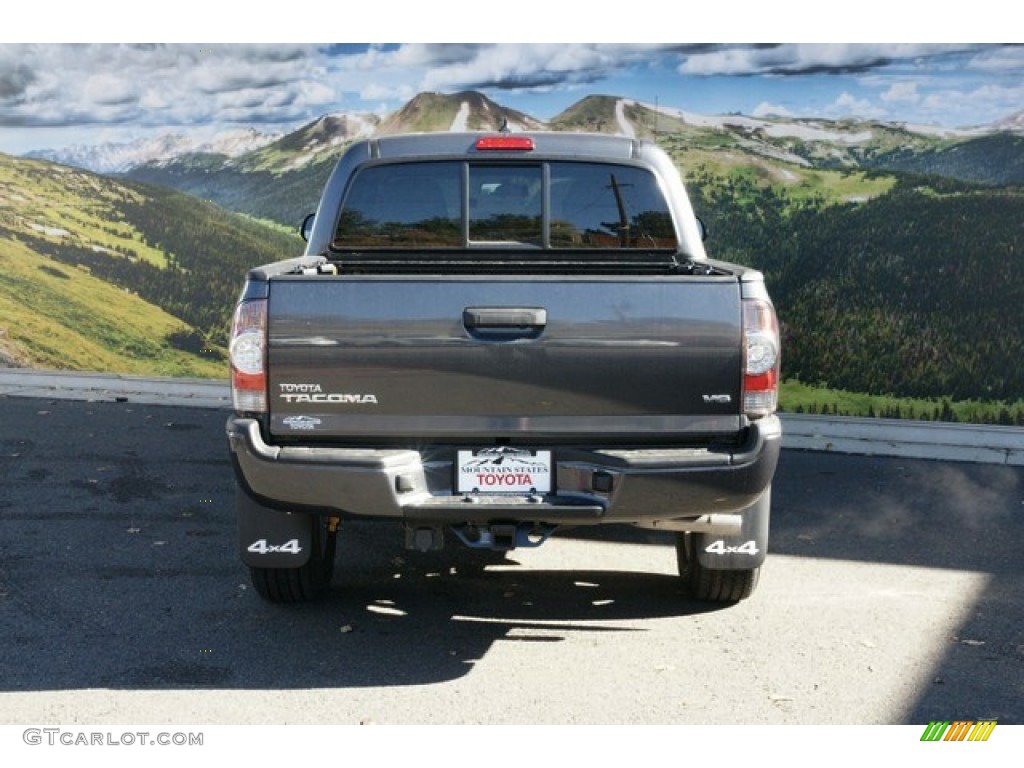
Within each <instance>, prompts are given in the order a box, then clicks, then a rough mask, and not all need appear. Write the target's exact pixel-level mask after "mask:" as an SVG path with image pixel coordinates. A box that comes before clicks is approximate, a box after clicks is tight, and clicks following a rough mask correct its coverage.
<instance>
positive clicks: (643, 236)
mask: <svg viewBox="0 0 1024 768" xmlns="http://www.w3.org/2000/svg"><path fill="white" fill-rule="evenodd" d="M332 246H333V247H334V248H335V249H337V250H353V249H359V250H364V249H374V248H383V249H396V248H397V249H407V248H415V249H430V248H443V249H451V248H472V247H480V248H487V247H510V246H512V247H515V246H521V247H525V248H543V249H555V250H561V249H587V250H593V249H644V250H651V249H659V250H661V249H671V250H673V251H674V250H675V249H676V247H677V240H676V234H675V228H674V226H673V223H672V217H671V215H670V214H669V210H668V206H667V204H666V201H665V198H664V195H663V194H662V192H661V188H660V186H659V184H658V181H657V178H656V177H655V176H654V175H653V174H652V173H651V172H650V171H648V170H646V169H644V168H638V167H634V166H627V165H616V164H606V163H586V162H537V163H515V164H500V163H476V162H472V163H470V162H464V161H445V162H424V163H396V164H390V165H388V164H382V165H375V166H369V167H366V168H363V169H362V170H360V171H359V172H358V173H357V174H356V175H355V176H354V178H353V179H352V181H351V183H350V185H349V190H348V193H347V194H346V197H345V201H344V203H343V205H342V211H341V214H340V216H339V219H338V226H337V229H336V231H335V237H334V241H333V243H332Z"/></svg>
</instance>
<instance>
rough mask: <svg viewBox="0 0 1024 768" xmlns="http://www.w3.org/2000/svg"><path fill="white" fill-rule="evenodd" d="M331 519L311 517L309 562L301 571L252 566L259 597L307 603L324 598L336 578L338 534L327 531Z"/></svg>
mask: <svg viewBox="0 0 1024 768" xmlns="http://www.w3.org/2000/svg"><path fill="white" fill-rule="evenodd" d="M328 522H329V521H328V518H327V517H326V516H323V515H311V516H310V524H311V525H312V527H313V530H312V537H311V542H310V555H309V560H307V561H306V563H305V565H302V566H300V567H298V568H258V567H255V566H249V577H250V579H251V580H252V586H253V588H254V589H255V590H256V592H257V594H259V596H260V597H262V598H263V599H264V600H267V601H268V602H271V603H307V602H310V601H311V600H316V599H317V598H319V597H321V596H323V594H324V593H325V592H326V591H327V589H328V587H329V586H330V585H331V578H332V577H333V576H334V553H335V550H336V548H337V538H338V536H337V531H335V532H333V533H332V532H331V531H330V530H329V529H328Z"/></svg>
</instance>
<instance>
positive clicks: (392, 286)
mask: <svg viewBox="0 0 1024 768" xmlns="http://www.w3.org/2000/svg"><path fill="white" fill-rule="evenodd" d="M269 301H270V304H269V327H268V335H269V349H268V369H269V371H270V378H269V381H268V388H269V407H270V431H271V434H272V435H274V436H276V437H279V438H294V439H296V440H302V441H305V442H309V441H320V440H325V441H337V440H344V439H346V438H358V439H361V440H363V441H364V442H365V441H366V440H376V441H380V442H381V443H389V442H390V443H399V442H403V441H404V442H406V443H408V441H410V440H411V441H429V440H444V439H456V438H457V439H459V440H461V441H471V440H474V439H480V440H484V439H485V440H486V442H487V443H488V444H494V443H495V441H498V442H517V441H523V440H524V439H525V440H529V441H534V442H537V441H553V442H558V441H568V440H573V439H576V438H582V437H584V436H589V439H591V440H593V439H594V437H595V436H596V435H600V436H601V438H602V440H605V441H608V440H618V441H622V442H637V443H642V442H643V441H645V440H654V441H662V440H666V439H670V438H679V437H687V436H689V437H692V438H694V439H697V438H698V437H711V438H713V437H715V436H723V435H727V434H735V433H736V432H737V431H738V430H739V429H740V427H741V418H740V415H739V410H740V401H741V395H740V387H741V379H742V375H741V367H742V363H743V361H742V359H741V356H742V352H741V350H742V343H741V308H740V289H739V284H738V282H737V280H736V279H735V278H734V277H720V276H656V277H650V276H642V277H641V276H637V277H624V276H622V275H616V276H612V277H607V278H603V277H565V276H558V277H536V276H531V277H529V278H520V277H505V276H494V275H489V276H461V277H452V276H446V277H436V276H430V275H426V276H424V275H417V276H376V275H375V276H282V277H277V278H274V279H272V280H271V284H270V290H269Z"/></svg>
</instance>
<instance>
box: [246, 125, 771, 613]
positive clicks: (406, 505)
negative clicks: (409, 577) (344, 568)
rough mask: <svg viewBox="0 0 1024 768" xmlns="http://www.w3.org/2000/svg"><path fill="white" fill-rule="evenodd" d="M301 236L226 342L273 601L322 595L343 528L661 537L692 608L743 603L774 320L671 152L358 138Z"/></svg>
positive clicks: (448, 536) (467, 539) (767, 488)
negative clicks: (377, 525)
mask: <svg viewBox="0 0 1024 768" xmlns="http://www.w3.org/2000/svg"><path fill="white" fill-rule="evenodd" d="M310 219H311V221H310V220H307V222H306V224H304V232H303V234H304V236H305V237H306V238H307V240H308V244H307V248H306V252H305V255H304V256H301V257H299V258H295V259H290V260H287V261H281V262H277V263H274V264H269V265H266V266H262V267H259V268H256V269H253V270H252V271H251V272H250V273H249V275H248V279H247V281H246V284H245V288H244V290H243V291H242V295H241V299H240V302H239V304H238V307H237V309H236V312H235V316H234V321H233V323H232V330H231V342H230V358H231V380H232V391H233V396H234V411H235V412H234V414H233V415H232V416H231V417H230V418H229V420H228V423H227V436H228V442H229V445H230V450H231V456H232V459H233V463H234V467H235V474H236V477H237V481H238V485H239V493H238V526H239V536H240V551H241V557H242V561H243V562H244V563H245V564H246V565H247V566H248V567H249V569H250V571H251V576H252V582H253V584H254V586H255V588H256V590H257V592H258V593H259V594H260V595H261V596H262V597H263V598H265V599H267V600H270V601H274V602H299V601H305V600H309V599H312V598H314V597H316V596H318V595H320V594H322V593H323V592H324V591H325V590H326V588H327V587H328V585H329V584H330V581H331V578H332V574H333V567H334V559H335V541H336V534H337V531H338V527H339V524H340V523H341V522H342V521H343V520H344V519H346V518H353V517H358V518H377V519H381V520H390V521H394V522H395V523H397V524H398V525H400V526H401V527H402V529H403V530H404V540H405V545H406V546H407V547H409V548H413V549H419V550H424V551H425V550H431V549H438V548H441V547H442V546H443V545H444V543H445V541H446V540H454V539H457V540H459V541H461V542H462V543H463V544H465V545H468V546H470V547H479V548H488V549H493V550H510V549H513V548H516V547H528V546H538V545H539V544H541V543H543V542H544V541H545V540H546V539H547V538H548V537H549V536H550V535H551V533H552V532H554V531H555V530H556V529H558V528H562V527H565V528H570V527H575V526H591V525H607V524H628V525H634V526H642V527H647V528H652V529H661V530H665V531H671V532H674V533H675V536H676V553H677V559H678V566H679V574H680V577H681V578H682V581H683V583H684V584H685V586H686V587H687V592H688V593H689V595H691V596H692V597H694V598H696V599H700V600H709V601H718V602H736V601H738V600H742V599H744V598H746V597H748V596H749V595H750V594H751V593H752V592H753V590H754V588H755V586H756V584H757V579H758V575H759V572H760V568H761V565H762V563H763V561H764V558H765V552H766V550H767V547H768V529H769V509H770V497H771V482H772V476H773V474H774V472H775V467H776V463H777V460H778V455H779V447H780V439H781V427H780V422H779V420H778V417H777V416H776V415H775V410H776V400H777V392H778V380H779V355H780V349H779V332H778V325H777V322H776V318H775V311H774V309H773V306H772V303H771V301H770V299H769V297H768V294H767V292H766V290H765V286H764V280H763V277H762V275H761V274H760V273H758V272H756V271H754V270H751V269H748V268H745V267H742V266H738V265H735V264H728V263H724V262H720V261H714V260H712V259H709V258H708V256H707V255H706V253H705V250H704V245H703V241H702V240H703V238H702V235H703V228H702V225H701V223H700V222H699V220H698V219H697V217H696V216H695V215H694V212H693V209H692V208H691V205H690V202H689V199H688V198H687V195H686V191H685V188H684V186H683V183H682V182H681V180H680V178H679V174H678V172H677V170H676V168H675V167H674V165H673V164H672V162H671V160H670V158H669V157H668V156H667V155H666V154H665V153H664V152H663V151H662V150H661V149H659V148H658V147H657V146H655V145H653V144H650V143H647V142H643V141H637V140H634V139H629V138H625V137H616V136H604V135H589V134H566V133H508V132H497V133H486V134H484V133H447V134H418V135H406V136H390V137H384V138H377V139H371V140H366V141H360V142H358V143H355V144H353V145H352V146H351V147H350V148H349V149H348V150H347V151H346V152H345V154H344V155H343V156H342V157H341V159H340V160H339V162H338V164H337V167H336V168H335V170H334V172H333V174H332V176H331V177H330V179H329V180H328V182H327V185H326V187H325V189H324V192H323V196H322V198H321V201H320V205H319V208H318V209H317V212H316V215H315V217H312V216H311V217H310ZM397 530H398V526H396V532H397Z"/></svg>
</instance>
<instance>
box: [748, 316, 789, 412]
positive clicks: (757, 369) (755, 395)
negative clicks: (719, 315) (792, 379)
mask: <svg viewBox="0 0 1024 768" xmlns="http://www.w3.org/2000/svg"><path fill="white" fill-rule="evenodd" d="M743 340H744V351H743V355H744V356H743V411H744V413H746V414H747V416H749V417H750V418H753V419H756V418H760V417H761V416H768V415H769V414H772V413H775V409H776V407H777V406H778V403H779V361H780V354H779V346H780V345H779V323H778V320H777V319H776V317H775V309H774V308H773V307H772V305H771V303H769V302H767V301H765V300H763V299H744V300H743Z"/></svg>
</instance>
